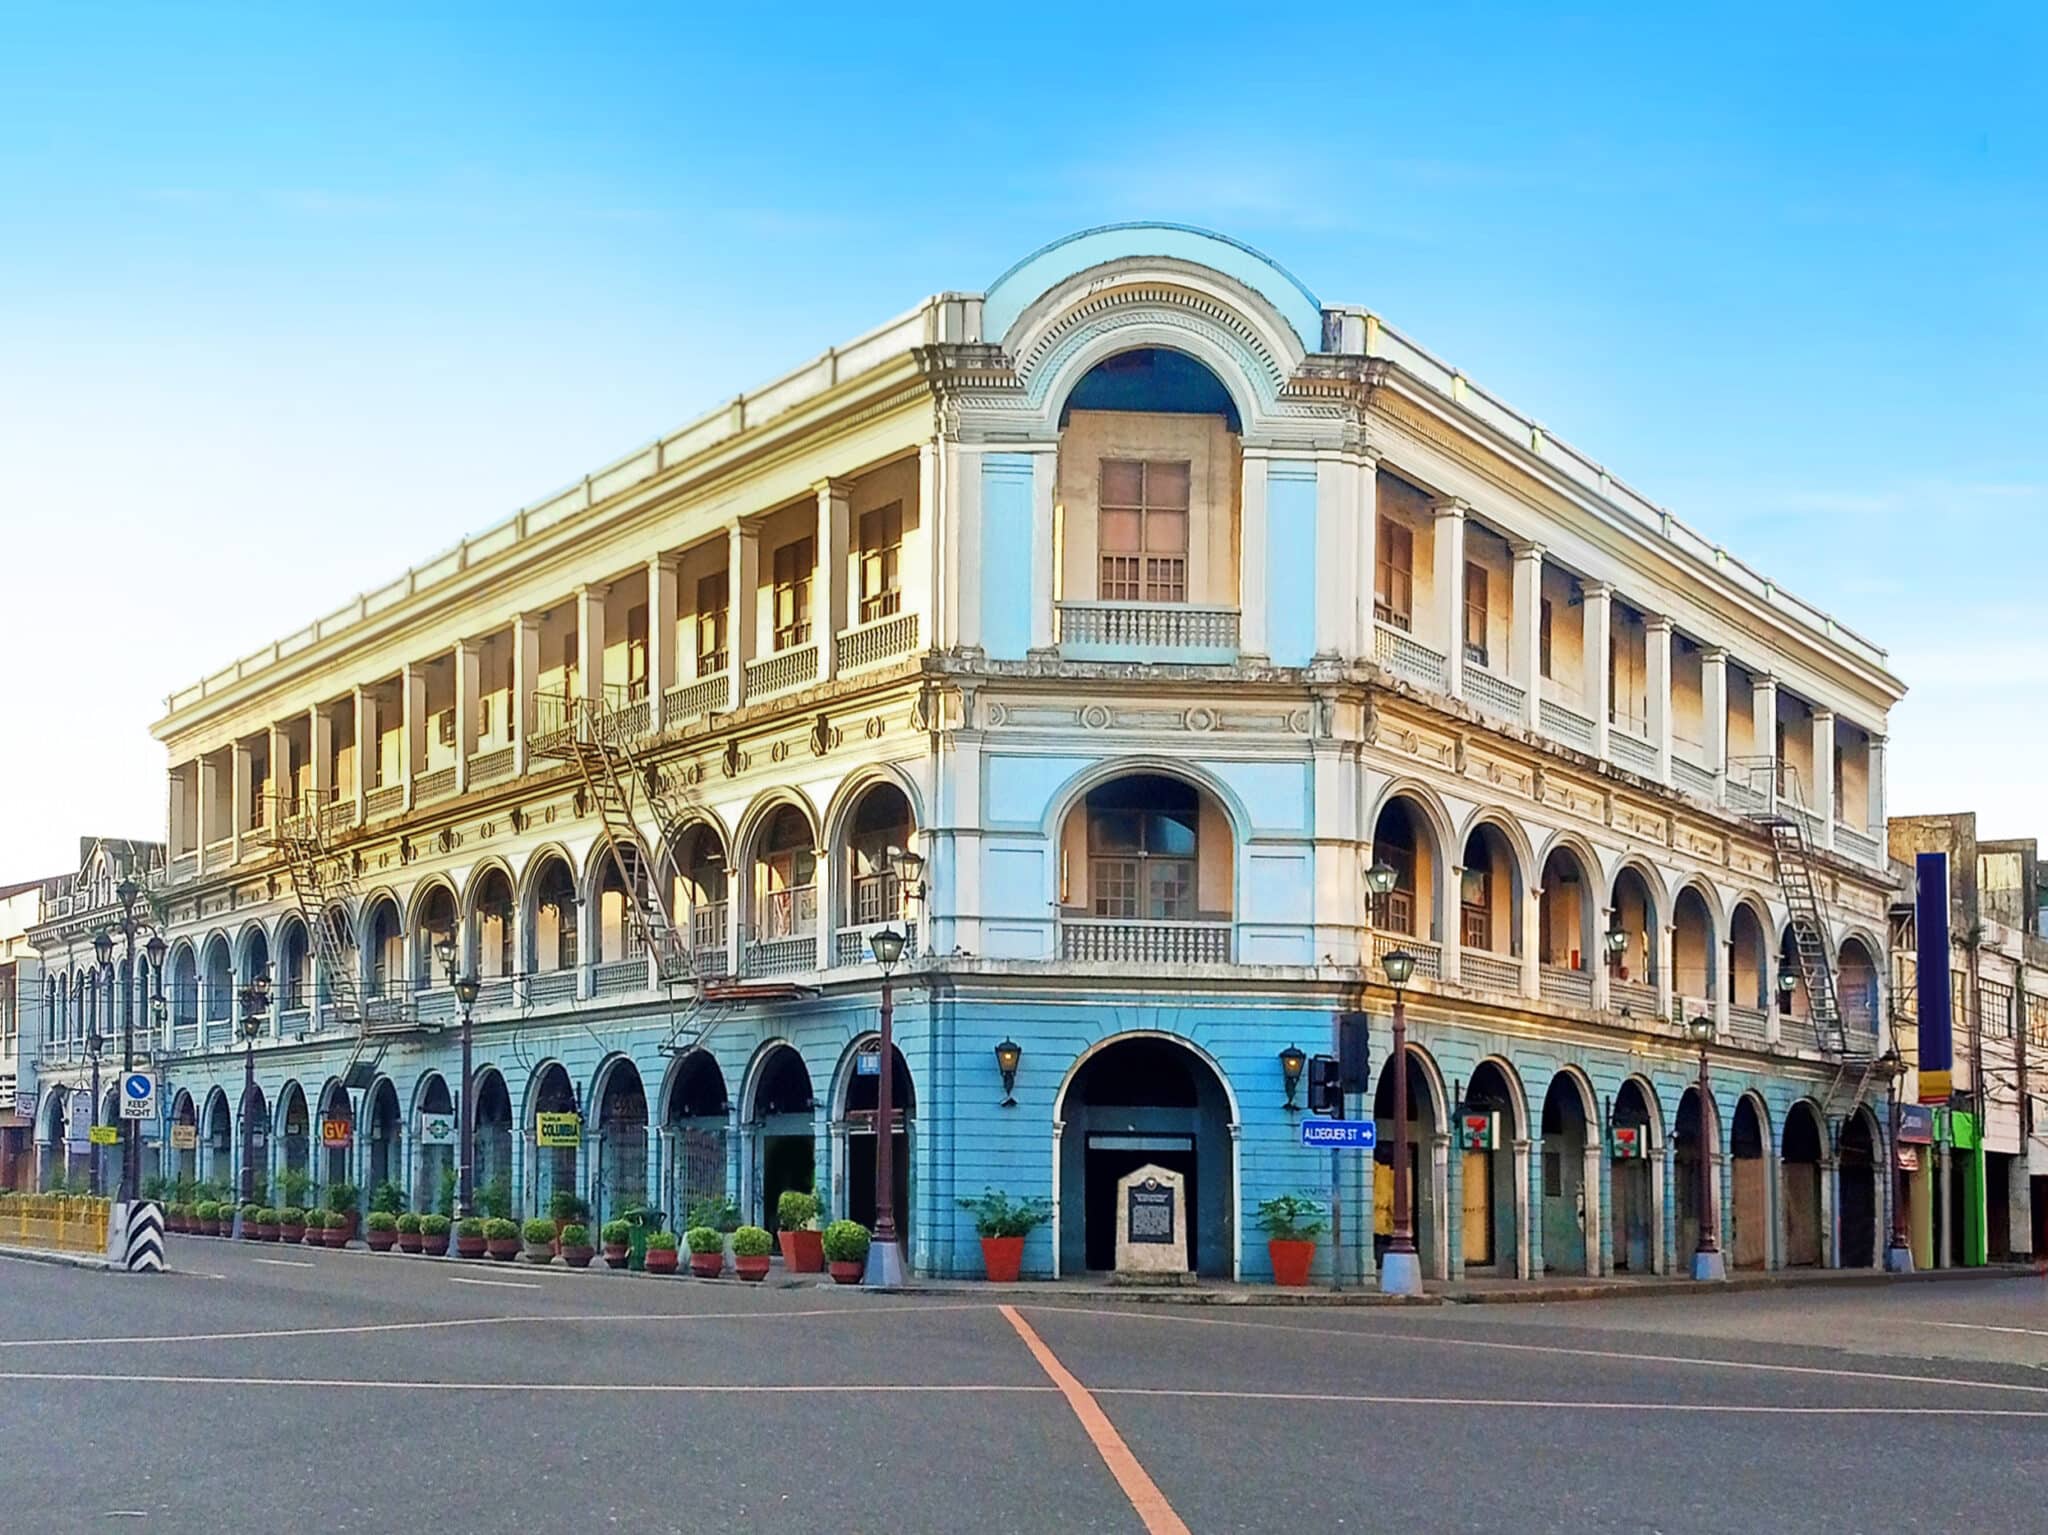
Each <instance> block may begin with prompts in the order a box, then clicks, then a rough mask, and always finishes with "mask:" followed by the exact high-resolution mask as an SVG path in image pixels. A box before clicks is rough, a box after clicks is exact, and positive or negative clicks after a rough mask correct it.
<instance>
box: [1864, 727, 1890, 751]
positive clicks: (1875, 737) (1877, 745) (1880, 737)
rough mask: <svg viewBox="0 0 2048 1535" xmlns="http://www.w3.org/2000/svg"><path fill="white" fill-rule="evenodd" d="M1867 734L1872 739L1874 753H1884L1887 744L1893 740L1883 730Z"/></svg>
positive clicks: (1871, 744) (1871, 745)
mask: <svg viewBox="0 0 2048 1535" xmlns="http://www.w3.org/2000/svg"><path fill="white" fill-rule="evenodd" d="M1867 734H1868V736H1869V739H1870V749H1871V750H1872V751H1882V750H1883V749H1884V746H1885V743H1886V742H1888V741H1890V740H1891V737H1890V736H1888V735H1886V734H1885V733H1884V732H1883V731H1881V730H1872V731H1869V732H1867Z"/></svg>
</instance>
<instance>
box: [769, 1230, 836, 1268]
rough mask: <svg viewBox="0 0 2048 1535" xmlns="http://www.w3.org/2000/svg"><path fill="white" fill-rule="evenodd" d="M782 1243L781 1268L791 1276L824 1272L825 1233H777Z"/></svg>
mask: <svg viewBox="0 0 2048 1535" xmlns="http://www.w3.org/2000/svg"><path fill="white" fill-rule="evenodd" d="M779 1237H780V1240H781V1243H782V1266H783V1268H784V1269H785V1270H787V1271H788V1272H789V1273H792V1274H822V1273H824V1272H825V1233H824V1232H822V1231H784V1232H781V1233H779Z"/></svg>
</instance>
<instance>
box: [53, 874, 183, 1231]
mask: <svg viewBox="0 0 2048 1535" xmlns="http://www.w3.org/2000/svg"><path fill="white" fill-rule="evenodd" d="M163 876H164V850H163V844H161V843H158V842H137V841H133V840H131V839H129V838H125V837H81V838H80V839H79V843H78V867H77V868H76V869H74V870H73V871H71V872H70V873H68V874H59V875H57V876H55V877H54V878H51V879H46V880H41V881H39V882H38V884H37V888H36V892H35V907H34V914H33V918H32V920H31V921H30V922H29V925H28V929H27V943H28V946H29V947H30V948H31V949H32V950H33V951H34V953H35V955H36V959H37V967H38V972H39V973H38V977H37V980H36V982H35V984H34V985H32V986H29V987H28V988H27V989H26V990H25V991H24V996H26V997H29V998H32V999H33V1004H34V1015H35V1018H36V1019H37V1020H38V1022H39V1025H40V1026H39V1027H36V1028H35V1029H34V1034H33V1039H34V1043H33V1046H32V1048H33V1050H34V1053H35V1058H36V1066H37V1076H36V1082H37V1090H36V1093H35V1094H34V1095H33V1096H31V1097H29V1098H27V1099H25V1100H24V1101H25V1102H29V1103H35V1104H37V1105H38V1106H39V1108H38V1118H37V1121H36V1125H35V1144H36V1161H37V1179H38V1186H39V1187H44V1188H47V1187H49V1186H50V1185H51V1184H52V1183H53V1182H54V1181H56V1180H57V1179H60V1178H61V1179H64V1180H66V1182H67V1183H68V1184H73V1185H76V1184H83V1185H84V1186H85V1187H86V1188H96V1189H97V1190H98V1191H99V1192H101V1193H106V1194H112V1193H115V1192H117V1191H118V1190H119V1188H120V1179H121V1151H120V1148H119V1147H118V1146H101V1147H99V1148H98V1149H97V1150H95V1149H94V1146H93V1142H92V1138H91V1137H92V1127H93V1126H94V1125H116V1124H118V1123H119V1121H120V1113H119V1104H118V1102H117V1100H116V1097H115V1086H116V1079H117V1077H118V1075H119V1072H120V1069H121V1064H122V1058H123V1057H122V1045H123V1041H124V1039H125V1037H126V1035H125V1032H124V1025H126V1024H128V1023H129V1021H130V1020H131V1018H132V1027H133V1030H134V1034H135V1039H136V1043H137V1050H138V1053H143V1052H146V1049H147V1047H148V1046H149V1045H150V1043H151V1041H152V1039H153V1030H152V1023H151V1020H150V1017H149V999H150V997H151V996H152V995H153V994H154V992H155V991H156V990H157V989H158V987H159V984H160V982H159V979H158V978H156V977H153V976H152V975H151V974H150V971H149V961H148V956H147V952H146V949H145V948H144V947H143V946H142V942H143V940H146V939H147V938H149V937H150V936H151V935H152V932H153V931H154V914H153V911H152V908H151V905H150V902H151V900H152V899H153V897H154V896H155V894H156V892H157V891H158V890H159V889H160V888H161V886H162V882H163ZM126 882H132V886H133V891H134V899H133V900H132V902H130V903H129V905H128V906H127V907H126V908H125V909H124V906H123V902H122V896H123V893H124V890H125V889H126ZM130 917H132V918H133V921H134V925H135V928H136V932H137V935H138V937H137V944H138V947H137V949H136V952H135V955H134V958H133V960H132V961H131V960H130V958H129V955H128V952H127V950H128V945H127V938H126V930H125V928H124V925H123V924H124V921H125V920H127V919H128V918H130ZM102 933H104V934H107V935H108V936H109V937H110V938H111V939H112V940H113V944H114V947H113V949H112V951H111V957H110V958H109V959H108V960H107V962H106V963H104V964H102V963H101V961H100V958H99V954H98V950H97V948H96V946H95V943H94V940H95V938H96V937H98V936H99V935H100V934H102ZM124 1009H126V1010H128V1011H125V1012H124ZM95 1078H97V1080H98V1088H99V1095H98V1099H97V1103H98V1109H97V1113H95V1109H94V1104H95V1098H94V1093H93V1088H94V1083H95ZM158 1130H159V1127H158V1126H155V1125H146V1126H144V1127H143V1128H142V1130H141V1135H142V1137H143V1142H142V1144H143V1148H144V1150H143V1153H142V1155H144V1156H145V1158H146V1159H147V1160H146V1162H145V1164H144V1165H145V1166H148V1167H152V1168H153V1166H154V1163H155V1160H156V1157H157V1155H158V1152H157V1147H156V1142H157V1140H158Z"/></svg>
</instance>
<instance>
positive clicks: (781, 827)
mask: <svg viewBox="0 0 2048 1535" xmlns="http://www.w3.org/2000/svg"><path fill="white" fill-rule="evenodd" d="M757 807H758V808H759V809H760V813H759V814H758V815H756V814H755V812H754V810H753V809H750V810H749V811H748V815H749V817H750V818H751V819H750V821H749V822H748V823H747V825H746V840H745V842H744V843H743V844H742V845H743V846H744V848H745V850H746V851H745V856H744V859H743V861H742V863H741V868H742V869H743V870H744V873H743V874H742V881H743V886H744V890H745V894H746V897H747V906H748V910H747V934H748V939H749V941H750V942H751V943H755V944H773V943H790V944H799V945H800V944H805V943H806V942H807V941H808V942H809V943H810V944H813V945H814V944H815V942H816V938H817V920H818V913H817V899H818V876H819V874H820V872H821V870H822V868H823V867H824V865H825V862H826V860H825V857H824V853H823V844H822V843H821V842H820V841H819V840H818V821H817V817H816V816H815V815H814V814H813V813H812V811H811V808H810V804H809V801H807V800H805V799H804V798H803V797H802V796H801V795H798V794H794V793H789V792H785V791H776V792H774V793H771V794H768V795H765V796H763V798H762V801H759V802H757ZM812 952H813V954H815V950H813V951H812ZM797 968H807V967H805V966H801V965H799V966H798V967H797Z"/></svg>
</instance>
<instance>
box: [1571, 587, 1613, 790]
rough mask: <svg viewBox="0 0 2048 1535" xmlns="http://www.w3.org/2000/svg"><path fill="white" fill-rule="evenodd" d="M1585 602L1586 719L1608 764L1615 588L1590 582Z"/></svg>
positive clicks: (1583, 666)
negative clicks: (1590, 723)
mask: <svg viewBox="0 0 2048 1535" xmlns="http://www.w3.org/2000/svg"><path fill="white" fill-rule="evenodd" d="M1585 600H1586V606H1585V609H1584V611H1585V615H1586V617H1585V655H1584V657H1583V658H1582V659H1581V661H1580V663H1579V664H1580V671H1581V674H1582V675H1583V676H1584V677H1585V682H1586V715H1587V717H1588V718H1589V719H1591V720H1592V722H1593V755H1594V756H1596V757H1599V758H1601V759H1603V760H1605V758H1606V756H1607V715H1608V709H1609V699H1610V698H1611V696H1612V693H1611V690H1612V688H1613V686H1614V678H1613V675H1612V671H1611V668H1612V664H1613V660H1614V658H1613V656H1612V655H1611V654H1609V651H1610V648H1611V643H1612V637H1613V633H1614V627H1613V626H1614V588H1613V587H1611V586H1608V585H1606V584H1605V583H1603V582H1598V581H1589V582H1587V583H1586V586H1585Z"/></svg>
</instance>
